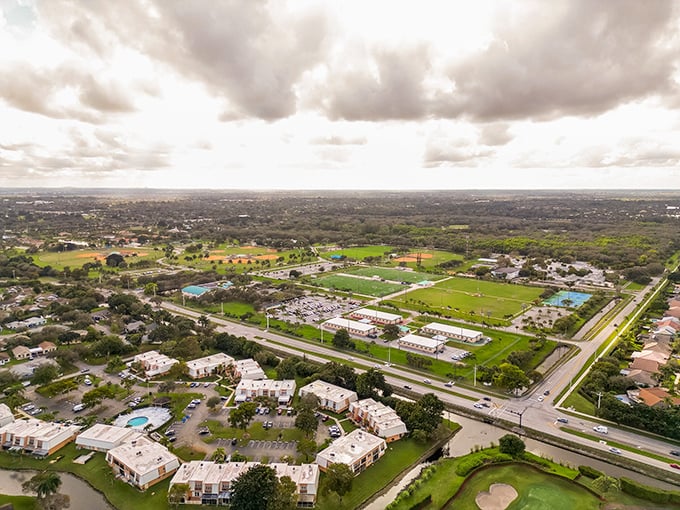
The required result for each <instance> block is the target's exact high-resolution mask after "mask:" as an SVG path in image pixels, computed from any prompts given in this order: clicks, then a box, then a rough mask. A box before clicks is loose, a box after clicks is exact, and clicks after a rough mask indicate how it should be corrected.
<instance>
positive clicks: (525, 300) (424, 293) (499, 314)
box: [400, 278, 543, 319]
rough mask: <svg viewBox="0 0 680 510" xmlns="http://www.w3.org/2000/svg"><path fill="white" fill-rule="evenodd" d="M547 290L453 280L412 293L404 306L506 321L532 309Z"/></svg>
mask: <svg viewBox="0 0 680 510" xmlns="http://www.w3.org/2000/svg"><path fill="white" fill-rule="evenodd" d="M541 292H543V289H541V288H540V287H526V286H522V285H512V284H509V283H496V282H488V281H484V280H476V279H472V278H451V279H448V280H445V281H443V282H440V283H437V284H436V285H434V286H433V287H428V288H425V289H418V290H414V291H412V292H409V293H408V294H407V295H406V296H404V297H403V298H402V299H400V303H401V304H402V306H404V307H406V308H408V305H409V303H413V304H421V305H422V304H424V305H425V306H428V307H430V308H432V309H433V310H442V311H446V310H458V311H460V312H462V313H464V314H474V315H478V316H482V317H493V318H496V319H503V318H507V317H509V316H514V315H515V314H518V313H520V312H521V311H522V309H523V308H522V307H523V306H524V307H525V308H526V307H529V306H531V304H532V302H533V301H534V300H535V299H537V298H538V297H539V296H540V295H541Z"/></svg>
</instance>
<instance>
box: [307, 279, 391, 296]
mask: <svg viewBox="0 0 680 510" xmlns="http://www.w3.org/2000/svg"><path fill="white" fill-rule="evenodd" d="M312 283H313V284H314V285H317V286H319V287H325V288H328V289H338V290H343V291H348V292H356V293H357V294H364V295H367V296H376V297H382V296H386V295H388V294H392V293H394V292H397V291H399V290H403V288H404V287H403V286H402V285H400V284H398V283H387V282H381V281H380V280H365V279H364V278H353V277H351V276H341V275H328V276H324V277H322V278H317V279H315V280H312Z"/></svg>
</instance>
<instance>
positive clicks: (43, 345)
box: [38, 340, 57, 354]
mask: <svg viewBox="0 0 680 510" xmlns="http://www.w3.org/2000/svg"><path fill="white" fill-rule="evenodd" d="M38 347H40V349H41V350H42V353H43V354H47V353H48V352H54V351H56V350H57V346H56V345H54V344H53V343H52V342H48V341H47V340H45V341H44V342H40V343H39V344H38Z"/></svg>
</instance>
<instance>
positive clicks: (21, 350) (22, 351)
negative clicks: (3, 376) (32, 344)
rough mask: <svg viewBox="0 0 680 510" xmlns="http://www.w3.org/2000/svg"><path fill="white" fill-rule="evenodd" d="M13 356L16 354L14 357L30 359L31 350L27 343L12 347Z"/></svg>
mask: <svg viewBox="0 0 680 510" xmlns="http://www.w3.org/2000/svg"><path fill="white" fill-rule="evenodd" d="M12 356H14V359H30V358H31V350H30V349H29V348H28V347H26V346H25V345H17V346H16V347H15V348H14V349H12Z"/></svg>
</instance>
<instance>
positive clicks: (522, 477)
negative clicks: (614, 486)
mask: <svg viewBox="0 0 680 510" xmlns="http://www.w3.org/2000/svg"><path fill="white" fill-rule="evenodd" d="M492 484H507V485H510V486H512V487H513V488H514V489H515V490H516V491H517V499H515V500H514V501H513V502H512V503H510V505H509V506H507V507H506V508H507V509H508V510H519V509H526V510H544V509H545V510H574V509H577V508H578V510H589V509H593V510H596V509H598V508H601V504H602V502H601V501H600V500H599V498H598V497H597V496H595V495H594V494H592V493H591V492H589V491H588V490H586V489H585V488H584V487H581V486H580V485H579V484H577V483H575V482H572V481H570V480H567V479H566V478H562V477H560V476H555V475H550V474H548V473H545V472H543V471H540V470H538V469H533V468H531V467H529V466H526V465H523V464H509V465H503V466H497V467H496V466H494V467H492V468H488V469H483V470H480V471H477V472H476V473H474V474H472V475H471V476H470V477H469V478H468V479H467V480H466V483H465V485H464V486H463V487H462V490H461V491H460V493H458V495H457V496H456V498H455V499H454V500H453V501H451V503H450V504H449V505H447V506H446V507H445V508H477V505H476V503H475V498H476V497H477V495H478V494H479V493H480V492H481V493H483V492H486V491H488V490H489V487H490V486H491V485H492Z"/></svg>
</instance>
